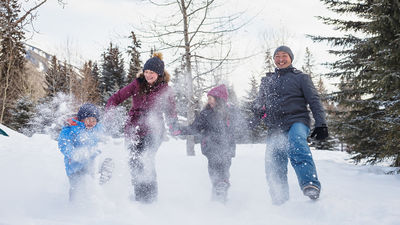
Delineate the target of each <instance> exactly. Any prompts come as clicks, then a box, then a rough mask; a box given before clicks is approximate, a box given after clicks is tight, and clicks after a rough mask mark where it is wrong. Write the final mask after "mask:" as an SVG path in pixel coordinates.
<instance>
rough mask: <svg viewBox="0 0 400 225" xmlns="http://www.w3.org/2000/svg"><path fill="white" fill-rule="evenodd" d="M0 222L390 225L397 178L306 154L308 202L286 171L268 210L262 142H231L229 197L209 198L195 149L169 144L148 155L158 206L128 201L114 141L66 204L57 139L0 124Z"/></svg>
mask: <svg viewBox="0 0 400 225" xmlns="http://www.w3.org/2000/svg"><path fill="white" fill-rule="evenodd" d="M0 127H1V128H2V129H3V130H5V131H6V132H7V133H8V134H9V135H10V137H5V136H1V135H0V179H1V181H0V225H24V224H30V225H39V224H40V225H42V224H43V225H44V224H46V225H67V224H68V225H70V224H71V225H72V224H74V225H81V224H90V225H95V224H107V225H109V224H117V225H124V224H126V225H128V224H139V225H144V224H146V225H147V224H148V225H153V224H154V225H162V224H171V225H180V224H182V225H183V224H184V225H192V224H193V225H197V224H199V225H205V224H208V225H214V224H218V225H225V224H226V225H236V224H237V225H244V224H249V225H257V224H260V225H261V224H262V225H265V224H271V225H274V224H279V225H291V224H293V225H303V224H307V225H308V224H315V225H321V224H322V225H325V224H327V225H329V224H332V225H345V224H349V225H377V224H380V225H398V224H400V211H399V208H400V176H399V175H384V173H383V171H385V170H386V169H387V168H385V167H378V166H357V165H352V164H350V163H349V162H348V160H347V158H348V157H349V156H348V155H347V154H346V153H343V152H329V151H313V155H314V159H315V160H316V164H317V170H318V173H319V178H320V180H321V183H322V185H323V187H322V193H321V198H320V199H319V200H318V201H316V202H313V201H311V200H309V199H308V198H306V197H304V196H303V195H302V193H301V192H300V190H299V188H298V185H297V180H296V177H295V175H294V172H293V170H292V168H291V167H290V169H289V185H290V195H291V197H290V200H289V201H288V202H287V203H285V204H284V205H281V206H274V205H272V204H271V200H270V197H269V195H268V192H267V190H268V189H267V184H266V181H265V176H264V147H265V146H264V145H238V147H237V156H236V158H234V160H233V163H232V167H231V184H232V186H231V188H230V192H229V201H228V202H227V204H225V205H223V204H220V203H218V202H212V201H210V191H211V190H210V189H211V188H210V181H209V179H208V174H207V165H206V159H205V157H203V156H202V155H201V153H200V152H199V146H196V154H197V155H196V156H195V157H188V156H186V153H185V142H183V141H182V140H176V139H170V140H169V141H168V142H164V143H163V145H162V146H161V148H160V149H159V152H158V155H157V172H158V181H159V199H158V202H156V203H154V204H150V205H143V204H139V203H137V202H133V201H130V200H129V196H130V194H131V191H132V187H131V186H130V182H129V179H130V176H129V172H128V168H127V164H126V160H125V158H126V152H125V150H124V144H123V141H122V140H121V139H110V140H109V141H108V142H107V143H105V144H103V145H102V148H103V154H102V156H101V157H106V156H112V157H113V158H114V161H115V163H116V165H115V170H114V177H113V179H112V180H111V181H110V182H109V183H107V184H106V185H105V186H99V185H97V184H96V183H95V181H94V180H89V181H88V185H87V187H86V189H87V191H88V193H90V194H88V195H87V196H86V197H85V198H84V199H83V200H82V201H81V202H79V203H74V204H71V203H69V202H68V180H67V177H66V174H65V171H64V164H63V157H62V154H61V153H60V152H59V151H58V150H57V143H56V142H55V141H54V140H51V139H50V137H49V136H46V135H34V136H33V137H31V138H28V137H25V136H23V135H21V134H18V133H15V132H13V131H11V130H10V129H7V128H6V127H4V126H2V125H0Z"/></svg>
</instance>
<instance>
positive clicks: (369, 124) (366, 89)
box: [313, 0, 400, 166]
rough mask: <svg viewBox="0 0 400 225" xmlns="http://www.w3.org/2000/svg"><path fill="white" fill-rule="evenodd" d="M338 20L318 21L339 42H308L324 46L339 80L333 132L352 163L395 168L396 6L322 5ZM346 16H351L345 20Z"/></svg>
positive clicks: (398, 90) (384, 2)
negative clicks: (383, 163) (385, 164)
mask: <svg viewBox="0 0 400 225" xmlns="http://www.w3.org/2000/svg"><path fill="white" fill-rule="evenodd" d="M323 2H324V3H325V4H326V5H327V7H328V8H329V9H330V10H332V11H334V12H335V13H337V14H339V15H341V16H342V17H341V18H340V19H337V18H331V17H320V19H321V20H322V21H323V22H324V23H325V24H328V25H333V26H335V29H338V30H340V31H343V32H345V33H346V35H345V36H342V37H322V36H317V37H313V39H314V40H315V41H328V42H329V43H331V44H332V46H333V47H337V48H335V49H332V50H331V51H330V53H332V54H335V55H337V56H338V57H340V59H339V60H337V61H336V62H333V63H330V66H331V68H332V72H331V73H329V74H328V75H329V76H330V77H338V78H340V80H341V83H340V85H339V88H340V91H338V92H337V93H335V99H336V101H337V102H338V103H339V108H340V109H342V111H340V112H338V113H337V117H336V118H335V119H336V121H335V122H336V123H337V125H338V131H340V132H341V134H342V135H341V136H342V138H343V140H344V142H345V143H347V145H348V149H349V151H350V152H352V153H354V156H353V159H355V160H356V161H357V162H359V161H360V160H362V159H366V160H367V162H369V163H375V162H379V161H381V160H384V159H388V158H389V159H393V163H392V165H393V166H400V145H399V143H400V135H399V130H400V119H399V115H400V64H399V62H400V51H399V49H400V38H399V35H400V3H399V1H392V0H376V1H368V0H360V1H344V0H341V1H337V0H323ZM347 15H351V17H347Z"/></svg>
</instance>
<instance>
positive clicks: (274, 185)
mask: <svg viewBox="0 0 400 225" xmlns="http://www.w3.org/2000/svg"><path fill="white" fill-rule="evenodd" d="M309 132H310V129H309V128H308V127H307V126H306V125H304V124H303V123H294V124H293V125H292V126H291V127H290V129H289V131H287V132H283V131H276V132H272V133H271V134H270V135H268V137H267V149H266V153H265V173H266V178H267V183H268V185H269V192H270V195H271V198H272V202H273V203H274V204H282V203H284V202H285V201H287V200H288V199H289V186H288V180H287V172H288V169H287V164H288V158H289V159H290V163H291V164H292V166H293V168H294V171H295V172H296V175H297V179H298V182H299V185H300V188H301V189H303V188H304V187H305V186H307V185H314V186H316V187H318V188H321V184H320V182H319V181H318V177H317V171H316V169H315V164H314V161H313V159H312V155H311V151H310V148H309V147H308V143H307V136H308V134H309Z"/></svg>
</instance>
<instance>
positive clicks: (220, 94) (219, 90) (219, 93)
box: [207, 84, 228, 102]
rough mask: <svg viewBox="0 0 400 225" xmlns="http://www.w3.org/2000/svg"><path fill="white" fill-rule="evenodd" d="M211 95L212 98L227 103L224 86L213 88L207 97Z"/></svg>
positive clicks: (226, 93) (226, 92) (226, 91)
mask: <svg viewBox="0 0 400 225" xmlns="http://www.w3.org/2000/svg"><path fill="white" fill-rule="evenodd" d="M208 95H211V96H213V97H217V98H221V99H222V100H224V101H225V102H227V101H228V90H227V89H226V86H225V85H224V84H221V85H219V86H216V87H214V88H213V89H211V90H210V91H209V92H208V94H207V96H208Z"/></svg>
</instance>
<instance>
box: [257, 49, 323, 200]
mask: <svg viewBox="0 0 400 225" xmlns="http://www.w3.org/2000/svg"><path fill="white" fill-rule="evenodd" d="M293 59H294V55H293V53H292V51H291V50H290V48H289V47H287V46H280V47H278V48H277V49H276V50H275V52H274V62H275V65H276V66H277V68H276V69H275V72H274V73H267V75H266V76H265V77H263V78H262V80H261V85H260V90H259V94H258V97H257V99H256V101H255V104H254V110H255V112H256V115H257V116H260V117H262V118H263V119H264V122H265V124H266V126H267V127H268V132H269V133H268V137H267V150H266V156H265V171H266V178H267V182H268V185H269V191H270V194H271V198H272V201H273V203H274V204H278V205H279V204H282V203H284V202H286V201H287V200H288V199H289V189H288V181H287V164H288V158H289V159H290V162H291V164H292V166H293V168H294V170H295V172H296V175H297V178H298V181H299V185H300V188H301V189H302V191H303V193H304V195H306V196H308V197H310V198H311V199H318V198H319V193H320V190H321V184H320V182H319V180H318V177H317V171H316V168H315V164H314V161H313V159H312V155H311V151H310V148H309V147H308V143H307V136H308V134H309V132H310V125H311V118H310V112H309V110H308V108H307V106H309V107H310V109H311V111H312V114H313V117H314V119H315V129H314V131H313V133H312V135H311V136H312V137H313V136H315V135H316V138H317V139H318V140H323V139H325V138H327V137H328V128H327V126H326V121H325V112H324V109H323V107H322V104H321V101H320V98H319V95H318V93H317V91H316V89H315V87H314V84H313V82H312V81H311V78H310V76H309V75H307V74H304V73H302V72H301V71H300V70H297V69H295V68H294V67H293V66H292V61H293Z"/></svg>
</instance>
